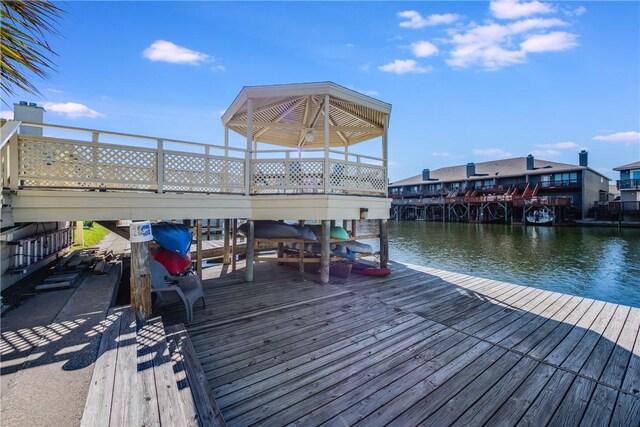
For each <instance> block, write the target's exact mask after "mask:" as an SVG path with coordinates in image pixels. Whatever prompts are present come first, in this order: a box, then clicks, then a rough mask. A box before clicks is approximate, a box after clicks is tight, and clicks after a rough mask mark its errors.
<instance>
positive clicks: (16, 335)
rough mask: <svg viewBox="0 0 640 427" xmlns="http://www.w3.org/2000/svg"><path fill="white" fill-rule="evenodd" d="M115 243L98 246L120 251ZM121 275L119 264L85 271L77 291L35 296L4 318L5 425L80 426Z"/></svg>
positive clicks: (0, 369) (0, 368)
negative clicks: (96, 273) (100, 271)
mask: <svg viewBox="0 0 640 427" xmlns="http://www.w3.org/2000/svg"><path fill="white" fill-rule="evenodd" d="M116 237H118V236H116ZM118 239H121V238H119V237H118ZM118 239H114V238H113V237H110V236H107V238H106V239H105V240H104V241H103V243H101V245H100V247H101V248H102V247H103V244H104V247H105V248H109V249H112V250H113V251H114V252H116V250H117V251H118V252H120V253H122V252H123V251H124V250H125V249H126V243H128V242H127V241H126V240H124V239H121V240H124V242H122V241H120V240H118ZM120 276H121V263H117V264H115V265H114V266H113V267H112V268H111V270H110V272H109V274H107V275H104V276H95V277H93V276H91V273H86V274H85V277H84V278H83V279H81V283H80V285H79V286H78V287H76V288H72V289H65V290H58V291H51V292H46V293H39V294H37V295H35V296H33V297H32V298H30V299H29V300H27V301H25V303H23V304H22V305H21V306H19V307H16V308H15V309H13V310H10V311H9V312H7V313H6V314H5V315H4V316H3V317H2V325H1V328H0V330H1V339H0V357H1V361H0V383H1V393H2V395H1V406H2V412H1V420H2V421H1V423H2V425H3V426H4V425H7V426H29V427H35V426H75V425H79V424H80V419H81V418H82V413H83V411H84V405H85V400H86V396H87V392H88V389H89V383H90V382H91V375H92V373H93V367H94V362H95V358H96V354H97V349H98V345H99V342H100V334H101V326H102V325H101V322H102V321H103V320H104V318H105V315H106V312H107V310H108V309H109V307H110V306H111V305H112V304H113V302H114V299H115V293H116V290H117V284H118V282H119V280H120Z"/></svg>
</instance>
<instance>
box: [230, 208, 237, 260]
mask: <svg viewBox="0 0 640 427" xmlns="http://www.w3.org/2000/svg"><path fill="white" fill-rule="evenodd" d="M236 230H238V220H237V219H235V218H234V219H233V220H232V221H231V238H232V239H233V240H231V271H236V248H237V244H238V242H237V240H238V238H237V237H236Z"/></svg>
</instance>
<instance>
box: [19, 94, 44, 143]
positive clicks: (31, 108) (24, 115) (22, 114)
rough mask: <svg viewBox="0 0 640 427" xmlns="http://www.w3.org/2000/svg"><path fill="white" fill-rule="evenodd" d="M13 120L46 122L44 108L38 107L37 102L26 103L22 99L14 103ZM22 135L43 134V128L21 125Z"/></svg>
mask: <svg viewBox="0 0 640 427" xmlns="http://www.w3.org/2000/svg"><path fill="white" fill-rule="evenodd" d="M13 120H17V121H21V122H33V123H44V108H42V107H38V106H37V105H36V103H35V102H30V103H26V102H25V101H20V102H19V103H14V104H13ZM20 133H21V134H22V135H35V136H42V128H37V127H33V126H20Z"/></svg>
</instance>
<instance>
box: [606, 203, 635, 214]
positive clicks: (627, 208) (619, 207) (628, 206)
mask: <svg viewBox="0 0 640 427" xmlns="http://www.w3.org/2000/svg"><path fill="white" fill-rule="evenodd" d="M609 212H612V213H618V212H623V213H624V212H626V213H630V212H631V213H640V202H634V201H630V202H620V201H616V202H609Z"/></svg>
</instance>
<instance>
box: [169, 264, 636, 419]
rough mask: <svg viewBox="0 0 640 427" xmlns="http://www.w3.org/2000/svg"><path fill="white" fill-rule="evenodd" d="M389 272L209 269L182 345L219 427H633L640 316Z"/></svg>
mask: <svg viewBox="0 0 640 427" xmlns="http://www.w3.org/2000/svg"><path fill="white" fill-rule="evenodd" d="M392 269H393V274H392V275H391V276H389V277H387V278H371V277H363V276H358V275H354V274H352V275H351V278H350V279H349V280H348V281H346V282H345V283H332V284H329V285H320V284H318V283H317V282H315V281H314V280H309V279H307V280H304V281H303V280H301V279H300V277H299V276H298V275H297V272H296V271H295V270H293V269H289V268H286V267H280V266H277V265H274V264H271V263H270V264H268V265H266V264H260V265H258V266H256V270H255V281H254V282H253V283H245V282H244V281H243V278H242V270H239V271H237V272H236V273H232V274H226V273H225V272H226V268H225V269H224V271H223V270H222V269H221V268H216V269H215V270H214V269H209V270H208V272H207V274H208V275H209V277H211V276H216V277H217V278H216V279H215V280H208V281H206V282H205V294H206V299H207V306H206V310H203V309H196V310H195V317H194V322H193V323H192V324H191V325H189V326H188V333H189V335H190V337H191V340H192V341H193V345H194V348H195V350H196V353H197V355H198V358H199V360H200V363H201V364H202V367H203V369H204V372H205V374H206V376H207V379H208V382H209V385H210V387H211V390H212V392H213V395H214V396H215V399H216V401H217V403H218V405H219V407H220V410H221V412H222V415H223V416H224V418H225V420H226V422H227V423H228V425H231V426H233V425H242V426H244V425H249V424H260V425H268V426H278V425H285V424H291V423H293V424H296V425H301V426H310V425H354V424H358V425H363V426H378V425H387V424H391V425H399V426H407V425H418V424H421V425H431V426H445V425H483V424H485V423H487V425H535V426H538V425H563V426H571V425H612V426H618V425H638V424H639V423H640V337H639V336H638V330H639V328H640V309H638V308H632V307H628V306H623V305H617V304H610V303H605V302H602V301H596V300H592V299H587V298H581V297H577V296H571V295H565V294H561V293H555V292H549V291H544V290H540V289H536V288H531V287H525V286H518V285H513V284H509V283H504V282H499V281H495V280H488V279H483V278H479V277H473V276H469V275H464V274H457V273H451V272H445V271H441V270H435V269H430V268H423V267H418V266H408V265H401V264H392ZM205 277H207V276H205ZM171 321H184V319H183V314H182V313H181V312H171V313H167V314H166V315H165V322H171Z"/></svg>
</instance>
